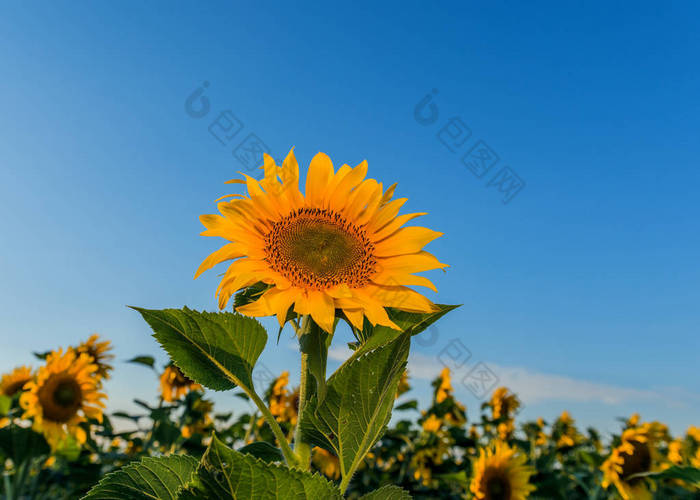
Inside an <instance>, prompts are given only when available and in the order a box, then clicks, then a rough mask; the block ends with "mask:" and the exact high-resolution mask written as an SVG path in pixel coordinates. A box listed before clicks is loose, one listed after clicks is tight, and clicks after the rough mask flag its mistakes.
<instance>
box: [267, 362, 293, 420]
mask: <svg viewBox="0 0 700 500" xmlns="http://www.w3.org/2000/svg"><path fill="white" fill-rule="evenodd" d="M288 385H289V372H288V371H284V372H282V373H281V374H280V376H279V377H277V378H276V379H275V380H274V381H273V382H272V384H271V385H270V389H269V390H268V393H267V401H268V406H269V407H270V413H272V415H273V416H274V417H275V420H277V421H278V422H280V423H283V422H288V423H289V424H291V425H292V426H295V425H296V423H297V417H298V412H299V408H298V406H299V390H298V389H297V390H295V391H293V392H291V393H290V392H289V390H288V389H287V386H288Z"/></svg>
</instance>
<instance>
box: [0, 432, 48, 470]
mask: <svg viewBox="0 0 700 500" xmlns="http://www.w3.org/2000/svg"><path fill="white" fill-rule="evenodd" d="M50 451H51V450H50V449H49V445H48V444H47V443H46V440H45V439H44V436H42V435H41V434H39V433H36V432H34V431H33V430H31V429H27V428H24V427H17V426H16V425H9V426H7V427H4V428H3V429H0V456H4V457H6V458H11V459H12V461H13V462H14V464H15V467H17V466H19V464H21V463H22V462H25V461H26V460H29V459H31V458H36V457H41V456H45V455H48V454H49V453H50Z"/></svg>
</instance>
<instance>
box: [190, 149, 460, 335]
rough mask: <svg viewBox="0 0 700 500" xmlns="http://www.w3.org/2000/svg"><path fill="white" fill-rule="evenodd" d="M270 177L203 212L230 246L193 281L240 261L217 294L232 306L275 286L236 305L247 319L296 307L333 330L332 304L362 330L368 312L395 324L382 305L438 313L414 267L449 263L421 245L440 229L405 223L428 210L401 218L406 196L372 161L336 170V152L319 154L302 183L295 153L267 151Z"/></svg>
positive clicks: (212, 231)
mask: <svg viewBox="0 0 700 500" xmlns="http://www.w3.org/2000/svg"><path fill="white" fill-rule="evenodd" d="M264 169H265V177H264V178H263V179H262V180H260V181H256V180H255V179H253V178H252V177H250V176H247V175H245V174H243V175H244V176H245V180H241V179H234V180H231V181H229V183H239V184H245V185H246V187H247V191H248V193H247V195H236V194H234V195H229V196H225V197H223V198H220V200H223V199H224V198H230V199H229V200H228V201H220V202H219V204H218V209H219V211H220V212H221V214H222V215H202V216H201V217H200V220H201V222H202V224H203V225H204V226H205V227H206V228H207V229H206V231H204V232H202V233H201V234H202V235H203V236H218V237H222V238H225V239H227V240H228V241H229V243H228V244H226V245H224V246H223V247H222V248H220V249H219V250H217V251H216V252H214V253H212V254H211V255H210V256H209V257H207V258H206V259H205V260H204V262H202V264H201V265H200V266H199V269H198V270H197V272H196V274H195V278H196V277H198V276H199V275H200V274H201V273H202V272H204V271H206V270H208V269H211V268H212V267H213V266H215V265H216V264H219V263H221V262H223V261H227V260H233V263H231V264H230V265H229V267H228V269H227V271H226V273H225V274H224V276H223V279H222V280H221V283H220V284H219V288H218V290H217V296H218V298H219V307H220V308H221V309H223V308H224V307H226V304H227V303H228V301H229V299H230V298H231V296H232V295H233V294H234V293H236V291H237V290H240V289H242V288H245V287H248V286H250V285H253V284H255V283H258V282H263V283H265V284H267V285H269V288H268V289H267V290H266V291H265V293H264V294H262V296H261V297H260V298H259V299H258V300H257V301H255V302H253V303H250V304H246V305H244V306H241V307H239V308H238V309H237V310H238V311H239V312H241V313H243V314H247V315H250V316H269V315H277V319H278V320H279V322H280V325H283V324H284V321H285V318H286V317H287V312H288V310H289V308H290V307H292V306H294V309H293V310H294V311H295V312H296V313H298V314H302V315H305V314H310V315H311V317H312V318H313V319H314V321H315V322H316V323H317V324H318V325H319V326H320V327H321V328H323V329H324V330H326V331H328V332H332V330H333V324H334V320H335V310H336V309H341V310H342V311H343V313H344V314H345V316H346V317H347V318H348V320H349V321H350V322H351V323H352V324H353V325H354V326H355V327H356V328H359V329H361V328H362V325H363V321H364V319H363V318H364V317H367V319H368V320H369V321H370V322H371V323H372V324H373V325H376V324H380V325H386V326H389V327H392V328H396V329H398V327H397V325H396V324H394V323H393V322H392V321H391V319H389V316H388V315H387V312H386V310H385V309H384V308H385V307H393V308H397V309H401V310H404V311H412V312H431V311H434V310H435V305H434V304H433V303H432V302H431V301H430V300H428V299H427V298H426V297H424V296H423V295H421V294H419V293H418V292H416V291H414V290H412V289H411V288H408V287H409V286H415V285H419V286H424V287H428V288H430V289H432V290H436V288H435V286H434V285H433V284H432V283H431V282H430V281H429V280H428V279H427V278H425V277H423V276H417V275H415V274H414V273H418V272H422V271H429V270H431V269H442V268H445V267H447V265H446V264H442V263H440V262H439V261H438V260H437V259H436V258H435V257H434V256H433V255H431V254H430V253H428V252H426V251H424V250H423V247H424V246H425V245H427V244H428V243H429V242H431V241H432V240H434V239H435V238H437V237H439V236H441V235H442V233H438V232H436V231H432V230H430V229H426V228H423V227H402V226H403V225H404V224H406V223H407V222H408V221H410V220H411V219H414V218H415V217H417V216H420V215H424V214H423V213H414V214H405V215H398V213H399V209H400V208H401V206H402V205H403V204H404V203H405V202H406V199H405V198H400V199H396V200H393V201H392V200H391V199H392V197H393V193H394V187H395V186H391V187H389V188H388V189H386V190H384V188H383V186H382V184H381V183H379V182H377V181H376V180H374V179H365V177H366V175H367V162H366V161H363V162H362V163H360V164H359V165H358V166H356V167H354V168H352V167H350V166H348V165H343V166H342V167H340V168H339V169H338V171H337V172H335V171H334V168H333V164H332V163H331V160H330V158H329V157H328V156H327V155H325V154H323V153H318V154H317V155H316V156H314V158H313V159H312V160H311V165H310V166H309V171H308V174H307V176H306V189H305V195H304V194H302V193H301V191H300V190H299V166H298V164H297V160H296V158H295V157H294V152H293V151H290V153H289V154H288V155H287V158H286V159H285V160H284V162H283V164H282V166H281V167H279V166H277V165H276V164H275V161H274V160H273V159H272V158H271V157H270V156H268V155H265V164H264Z"/></svg>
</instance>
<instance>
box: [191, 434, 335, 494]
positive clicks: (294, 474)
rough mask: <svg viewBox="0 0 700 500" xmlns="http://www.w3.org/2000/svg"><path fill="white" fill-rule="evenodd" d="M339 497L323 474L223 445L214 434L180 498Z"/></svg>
mask: <svg viewBox="0 0 700 500" xmlns="http://www.w3.org/2000/svg"><path fill="white" fill-rule="evenodd" d="M203 498H217V499H226V498H231V499H246V500H247V499H251V500H256V499H264V500H268V499H271V500H286V499H289V500H292V499H293V500H297V499H300V498H323V499H324V500H325V499H336V500H340V499H341V498H342V496H341V495H340V490H338V488H337V487H336V486H335V485H333V484H332V483H331V482H330V481H328V480H327V479H326V478H324V477H322V476H320V475H318V474H311V473H308V472H302V471H300V470H297V469H289V468H288V467H286V466H283V465H276V464H268V463H265V462H263V461H262V460H259V459H257V458H255V457H253V456H251V455H248V454H243V453H239V452H237V451H234V450H232V449H231V448H229V447H228V446H226V445H224V444H223V443H222V442H221V441H219V439H218V438H217V437H216V435H214V436H212V441H211V444H210V445H209V448H208V449H207V451H206V453H205V454H204V456H203V457H202V461H201V463H200V465H199V468H198V469H197V473H196V474H195V476H194V479H193V481H192V483H191V484H190V485H189V486H188V487H187V488H185V489H184V490H183V492H182V494H181V496H180V499H183V500H188V499H198V500H201V499H203Z"/></svg>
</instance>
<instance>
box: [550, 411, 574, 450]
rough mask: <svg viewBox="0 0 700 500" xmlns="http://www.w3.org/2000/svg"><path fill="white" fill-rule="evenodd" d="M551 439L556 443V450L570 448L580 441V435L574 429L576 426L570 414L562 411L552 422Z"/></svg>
mask: <svg viewBox="0 0 700 500" xmlns="http://www.w3.org/2000/svg"><path fill="white" fill-rule="evenodd" d="M552 439H553V440H555V441H556V443H557V448H571V447H572V446H574V445H576V444H577V443H579V442H580V441H581V435H580V434H579V432H578V430H577V429H576V424H575V421H574V419H573V418H572V417H571V414H570V413H569V412H568V411H566V410H564V411H563V412H561V415H560V416H559V418H558V419H557V420H556V422H554V426H553V428H552Z"/></svg>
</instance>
